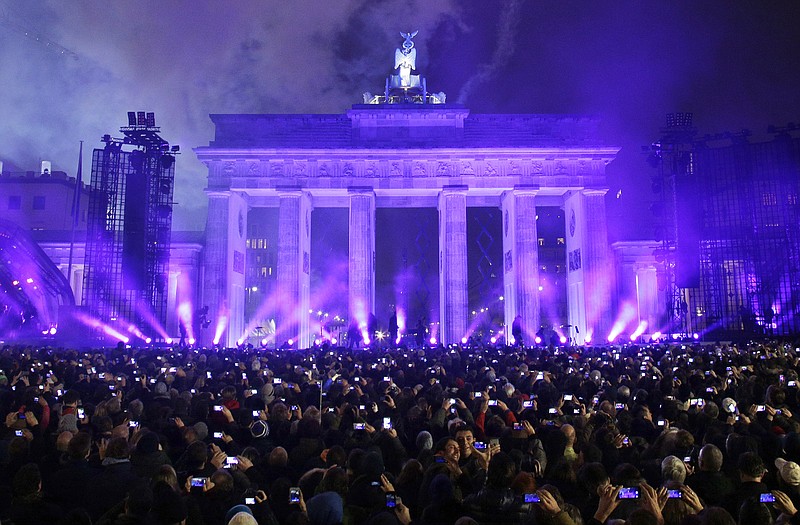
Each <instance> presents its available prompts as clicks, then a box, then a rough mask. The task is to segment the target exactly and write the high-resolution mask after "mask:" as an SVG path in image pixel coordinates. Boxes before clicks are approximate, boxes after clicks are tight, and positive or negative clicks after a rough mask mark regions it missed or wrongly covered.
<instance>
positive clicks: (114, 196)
mask: <svg viewBox="0 0 800 525" xmlns="http://www.w3.org/2000/svg"><path fill="white" fill-rule="evenodd" d="M120 131H121V132H122V133H123V135H124V138H122V139H118V138H112V137H111V136H110V135H105V136H103V138H102V140H103V142H104V143H105V147H103V148H102V149H95V150H94V152H93V155H92V180H91V188H92V198H91V201H90V203H89V217H88V235H87V243H86V273H85V277H84V292H83V301H84V304H86V305H87V306H88V308H89V309H90V310H91V311H92V312H93V313H94V314H95V315H97V316H98V318H99V319H100V320H101V321H103V322H113V321H120V322H124V321H127V322H129V323H134V324H136V325H137V326H141V325H142V323H144V322H149V323H151V324H152V320H153V319H155V321H156V322H158V323H160V324H161V326H162V327H163V326H164V325H165V323H166V308H167V294H168V290H167V284H168V277H169V268H168V266H169V253H170V241H171V231H172V206H173V202H172V197H173V187H174V182H175V156H176V155H177V154H178V152H179V149H180V148H179V147H178V146H172V147H171V148H170V145H169V143H168V142H167V141H165V140H164V139H162V138H161V137H160V135H159V132H160V128H158V127H156V125H155V116H154V114H153V113H145V112H138V113H134V112H129V113H128V126H126V127H122V128H120Z"/></svg>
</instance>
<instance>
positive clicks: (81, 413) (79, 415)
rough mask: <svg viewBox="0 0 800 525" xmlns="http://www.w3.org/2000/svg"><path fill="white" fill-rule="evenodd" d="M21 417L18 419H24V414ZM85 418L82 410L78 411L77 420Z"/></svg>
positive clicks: (84, 412)
mask: <svg viewBox="0 0 800 525" xmlns="http://www.w3.org/2000/svg"><path fill="white" fill-rule="evenodd" d="M21 415H22V417H21V418H20V419H25V414H21ZM85 417H86V411H85V410H84V409H82V408H79V409H78V419H83V418H85Z"/></svg>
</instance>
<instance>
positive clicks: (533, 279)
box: [502, 186, 540, 344]
mask: <svg viewBox="0 0 800 525" xmlns="http://www.w3.org/2000/svg"><path fill="white" fill-rule="evenodd" d="M537 191H538V190H537V188H535V187H524V186H518V187H516V188H515V189H513V190H511V191H508V192H506V193H504V194H503V197H502V212H503V219H502V220H503V295H504V302H505V321H506V339H507V340H508V341H511V327H512V323H513V322H514V320H515V319H516V318H517V317H519V318H520V319H519V322H520V324H521V326H522V331H523V338H524V343H525V344H532V342H533V338H534V336H535V334H536V332H537V331H538V330H539V327H540V319H539V243H538V235H537V232H536V202H535V201H536V193H537Z"/></svg>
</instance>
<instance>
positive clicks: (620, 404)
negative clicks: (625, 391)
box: [614, 403, 625, 410]
mask: <svg viewBox="0 0 800 525" xmlns="http://www.w3.org/2000/svg"><path fill="white" fill-rule="evenodd" d="M614 408H616V409H617V410H622V409H623V408H625V403H614Z"/></svg>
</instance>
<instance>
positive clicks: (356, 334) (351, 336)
mask: <svg viewBox="0 0 800 525" xmlns="http://www.w3.org/2000/svg"><path fill="white" fill-rule="evenodd" d="M360 340H361V330H359V329H358V323H357V322H355V321H353V322H351V323H350V326H349V327H348V328H347V349H348V350H352V349H353V345H355V347H356V348H358V343H359V341H360Z"/></svg>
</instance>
